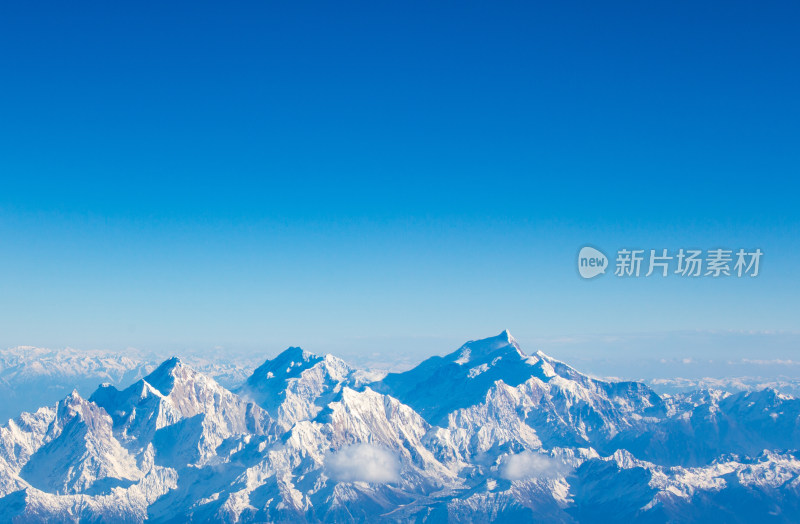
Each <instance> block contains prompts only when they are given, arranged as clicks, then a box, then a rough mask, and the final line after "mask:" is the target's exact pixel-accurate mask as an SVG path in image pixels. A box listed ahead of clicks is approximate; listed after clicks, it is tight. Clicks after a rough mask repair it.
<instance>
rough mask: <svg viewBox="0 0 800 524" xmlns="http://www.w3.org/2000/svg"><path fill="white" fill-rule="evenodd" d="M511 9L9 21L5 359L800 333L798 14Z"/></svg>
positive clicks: (153, 6)
mask: <svg viewBox="0 0 800 524" xmlns="http://www.w3.org/2000/svg"><path fill="white" fill-rule="evenodd" d="M501 4H502V5H499V4H498V3H487V2H480V3H477V2H458V3H456V2H452V3H451V2H447V3H441V2H440V3H431V2H419V3H418V2H402V3H401V2H397V3H386V2H378V3H376V2H363V3H356V2H350V3H318V4H317V3H305V2H300V3H298V2H292V3H283V4H278V3H271V2H241V3H237V4H230V3H227V4H223V3H218V2H217V3H208V2H187V3H178V2H170V3H168V5H167V4H164V3H163V2H112V3H108V2H90V3H81V4H74V3H71V4H69V3H63V2H53V3H30V2H22V3H12V2H6V3H4V4H3V5H2V6H0V75H2V77H1V78H2V80H1V81H0V253H2V256H0V346H13V345H18V344H32V345H40V346H49V347H63V346H67V345H70V346H74V347H81V348H117V349H122V348H126V347H129V346H134V347H138V348H143V349H158V350H169V351H174V352H178V353H179V352H181V351H182V350H184V349H187V348H199V349H203V348H205V349H211V348H214V347H224V348H225V350H230V351H233V350H237V349H249V348H267V349H269V350H277V349H278V348H280V347H283V346H286V345H289V344H300V345H303V346H305V347H309V348H310V349H312V350H314V349H316V350H326V349H328V348H332V349H341V348H346V347H363V348H364V351H369V350H370V348H372V347H373V346H375V347H378V348H379V349H380V350H381V351H385V352H389V353H394V354H402V353H403V352H407V351H411V349H410V348H413V346H414V340H416V339H419V340H432V339H433V340H436V339H441V340H446V341H447V347H444V348H443V349H452V348H451V347H449V345H450V344H451V342H452V341H456V340H458V341H462V340H466V339H470V338H477V337H482V336H490V335H494V334H496V333H497V332H499V331H500V330H502V329H503V328H509V329H510V330H511V331H512V332H513V333H514V334H515V335H516V336H517V337H518V338H520V339H521V340H526V339H528V340H532V341H533V340H534V339H537V338H538V337H554V338H555V337H561V336H573V335H584V334H592V333H634V332H635V333H641V332H667V331H676V330H695V329H702V330H708V329H711V330H723V331H724V330H754V331H768V330H777V331H789V332H796V331H798V330H800V325H798V311H800V298H799V296H800V294H798V289H800V275H799V274H798V262H800V240H799V239H798V236H799V235H798V232H799V231H800V208H799V207H798V189H800V187H799V186H800V185H799V184H798V182H797V177H798V174H800V96H798V93H800V68H798V66H797V64H800V37H798V31H797V28H798V26H799V25H800V4H797V3H796V2H765V3H753V2H671V3H663V2H662V3H653V2H645V3H642V2H611V3H608V2H603V3H598V2H582V3H575V2H557V3H556V5H551V6H545V5H536V4H537V3H534V2H519V3H516V2H504V3H501ZM586 243H591V244H593V245H596V246H600V247H602V248H603V249H605V250H606V251H607V252H611V251H614V250H616V249H617V248H619V247H641V248H646V249H649V248H670V249H677V248H680V247H700V248H714V247H730V248H739V247H746V248H754V247H760V248H761V249H762V250H763V251H764V253H765V255H764V259H763V263H762V269H761V273H762V274H761V276H759V277H758V278H756V279H751V280H736V279H727V280H724V281H715V280H712V279H701V280H697V281H692V280H688V279H679V278H668V279H665V280H663V281H659V280H654V279H649V280H646V279H632V280H626V281H623V280H620V279H615V278H613V277H611V276H609V275H607V276H605V277H602V278H600V279H597V280H596V281H588V282H587V281H582V280H581V279H580V278H578V276H577V274H576V271H575V260H574V259H575V255H576V253H577V250H578V249H579V248H580V247H581V246H582V245H583V244H586ZM428 344H430V343H428Z"/></svg>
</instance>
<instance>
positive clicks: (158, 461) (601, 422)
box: [0, 332, 800, 522]
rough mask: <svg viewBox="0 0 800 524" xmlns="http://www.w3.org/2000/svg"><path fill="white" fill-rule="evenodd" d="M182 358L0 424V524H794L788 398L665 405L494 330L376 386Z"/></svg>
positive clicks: (307, 365)
mask: <svg viewBox="0 0 800 524" xmlns="http://www.w3.org/2000/svg"><path fill="white" fill-rule="evenodd" d="M370 377H371V375H370V374H368V373H365V372H362V371H359V370H355V369H353V368H351V367H350V366H348V365H347V364H346V363H345V362H343V361H342V360H340V359H338V358H336V357H333V356H331V355H325V356H318V355H313V354H311V353H308V352H305V351H303V350H301V349H299V348H289V349H287V350H286V351H284V352H283V353H281V354H280V355H278V356H277V357H276V358H274V359H271V360H267V361H266V362H264V364H263V365H261V366H259V367H257V368H256V369H255V370H254V371H253V373H252V374H251V375H250V376H249V377H247V378H246V380H243V381H242V383H241V385H239V386H236V387H233V388H232V390H231V389H228V388H226V387H223V386H222V385H221V384H219V383H218V382H217V381H216V380H214V379H213V378H212V377H210V376H208V375H206V374H204V373H201V372H199V371H197V370H195V369H194V368H193V367H192V366H190V365H188V364H187V363H185V362H182V361H181V360H179V359H177V358H172V359H168V360H166V361H164V362H163V363H161V364H160V365H159V366H158V367H156V368H155V369H152V370H149V371H148V373H146V374H143V375H142V377H137V378H136V379H135V380H132V382H133V383H132V384H131V385H130V386H128V387H125V388H122V389H120V388H118V387H116V386H114V385H111V384H103V385H101V386H100V387H99V388H97V389H96V391H95V392H94V393H93V394H92V395H91V396H90V397H89V398H88V400H87V399H84V398H82V397H81V395H80V394H79V393H78V392H72V393H71V394H68V395H66V396H65V397H64V398H63V399H62V400H61V401H59V402H58V403H57V404H55V405H53V406H52V407H43V408H40V409H38V410H37V411H34V412H30V413H23V414H21V415H20V416H18V417H17V418H15V419H14V420H11V421H9V423H8V424H6V425H5V426H2V427H0V521H3V522H6V521H8V522H14V521H18V522H31V521H33V522H36V521H40V522H79V521H86V522H143V521H144V520H147V521H153V522H187V521H191V522H318V521H324V522H376V521H377V522H380V521H385V522H407V521H415V522H462V521H470V522H487V521H503V522H516V521H526V520H527V521H530V520H536V521H548V522H622V521H624V522H630V521H647V522H651V521H652V522H663V521H681V522H691V521H699V520H703V519H710V518H714V519H715V520H717V521H720V520H721V521H730V522H736V521H741V522H753V521H767V520H769V521H777V522H793V521H797V520H798V519H800V460H799V459H798V455H797V454H798V451H797V450H798V447H800V446H799V445H798V444H800V400H796V399H794V398H792V397H790V396H787V395H783V394H780V393H778V392H776V391H774V390H769V389H767V390H762V391H755V392H743V393H737V394H730V393H727V392H717V391H696V392H692V393H686V394H680V395H673V396H667V395H663V396H660V395H658V394H656V393H655V392H654V391H653V390H651V389H650V388H649V387H648V386H646V385H645V384H642V383H638V382H613V381H605V380H600V379H597V378H593V377H590V376H587V375H585V374H582V373H580V372H579V371H577V370H575V369H573V368H572V367H570V366H568V365H567V364H564V363H562V362H560V361H558V360H555V359H553V358H550V357H548V356H547V355H544V354H542V353H540V352H537V353H535V354H533V355H526V354H525V353H524V352H523V351H522V349H521V348H520V346H519V344H518V343H517V342H516V341H515V340H514V339H513V337H511V335H510V334H509V333H508V332H503V333H501V334H500V335H498V336H496V337H492V338H488V339H484V340H478V341H472V342H468V343H467V344H465V345H463V346H462V347H461V348H459V349H458V350H456V351H455V352H453V353H451V354H449V355H446V356H444V357H433V358H431V359H428V360H426V361H424V362H423V363H421V364H420V365H419V366H417V367H416V368H414V369H412V370H409V371H407V372H405V373H397V374H389V375H386V376H385V377H383V378H382V379H380V380H377V381H376V380H375V379H374V378H372V379H370Z"/></svg>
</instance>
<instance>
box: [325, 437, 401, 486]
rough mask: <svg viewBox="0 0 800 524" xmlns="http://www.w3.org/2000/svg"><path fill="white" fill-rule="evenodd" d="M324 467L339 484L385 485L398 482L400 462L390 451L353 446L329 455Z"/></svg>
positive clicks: (366, 445)
mask: <svg viewBox="0 0 800 524" xmlns="http://www.w3.org/2000/svg"><path fill="white" fill-rule="evenodd" d="M325 467H326V470H327V471H328V473H329V474H330V476H331V477H333V478H335V479H336V480H339V481H341V482H372V483H378V484H385V483H388V482H397V481H398V480H400V462H399V461H398V460H397V457H396V456H395V455H394V454H393V453H391V452H390V451H388V450H386V449H383V448H379V447H377V446H372V445H370V444H353V445H351V446H347V447H344V448H342V449H340V450H339V451H338V452H336V453H333V454H331V455H329V456H328V457H327V458H326V460H325Z"/></svg>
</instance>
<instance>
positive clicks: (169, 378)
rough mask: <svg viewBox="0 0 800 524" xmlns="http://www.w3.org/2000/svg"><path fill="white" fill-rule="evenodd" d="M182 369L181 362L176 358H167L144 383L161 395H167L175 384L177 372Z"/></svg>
mask: <svg viewBox="0 0 800 524" xmlns="http://www.w3.org/2000/svg"><path fill="white" fill-rule="evenodd" d="M182 367H183V362H181V359H179V358H178V357H172V358H168V359H167V360H165V361H164V362H162V363H161V365H159V366H158V367H157V368H156V369H155V370H154V371H153V372H152V373H150V374H149V375H147V376H146V377H145V378H144V381H145V382H147V383H148V384H150V385H151V386H153V387H154V388H155V389H157V390H158V391H159V393H161V394H162V395H169V392H170V391H172V386H173V385H174V384H175V376H176V374H177V370H179V369H181V368H182Z"/></svg>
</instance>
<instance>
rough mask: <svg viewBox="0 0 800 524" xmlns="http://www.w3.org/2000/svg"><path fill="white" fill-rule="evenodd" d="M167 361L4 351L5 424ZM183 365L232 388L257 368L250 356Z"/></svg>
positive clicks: (0, 375) (0, 371)
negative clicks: (234, 359) (65, 398)
mask: <svg viewBox="0 0 800 524" xmlns="http://www.w3.org/2000/svg"><path fill="white" fill-rule="evenodd" d="M163 358H164V357H163V356H159V355H157V354H152V353H143V352H139V351H136V350H129V351H126V352H125V354H119V353H114V352H111V351H97V350H88V351H79V350H76V349H71V348H67V349H61V350H51V349H43V348H36V347H31V346H21V347H15V348H11V349H5V350H0V395H2V397H3V398H4V399H6V400H7V402H4V403H2V404H0V423H3V422H6V421H7V420H8V419H10V418H14V417H17V416H19V415H20V413H22V412H23V411H33V410H36V409H37V408H39V407H40V406H45V405H51V404H53V403H55V402H58V401H59V400H60V399H62V398H64V396H66V395H68V394H69V393H70V392H71V391H72V390H76V391H77V392H78V393H79V394H81V395H83V396H89V395H91V394H92V392H93V391H94V390H95V388H97V385H98V384H100V383H108V384H113V385H115V386H122V385H128V384H131V383H133V382H135V381H137V380H139V379H140V378H142V377H144V376H145V375H147V374H148V373H150V372H151V371H153V370H154V369H155V368H157V367H158V365H159V363H160V362H161V361H162V360H163ZM184 360H185V361H186V362H188V363H190V365H191V366H192V367H193V368H194V369H196V370H197V371H200V372H202V373H204V374H206V375H209V376H211V377H213V378H214V379H215V380H217V381H218V382H220V383H221V384H223V385H225V386H228V387H234V386H238V385H239V384H241V383H242V382H243V381H244V380H245V379H246V378H247V377H248V376H249V375H250V374H251V373H252V370H253V368H254V367H255V366H254V365H253V363H252V362H251V359H249V358H246V357H240V358H237V359H236V361H222V360H220V359H211V358H204V357H198V356H194V355H193V356H190V357H189V358H186V359H184Z"/></svg>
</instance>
